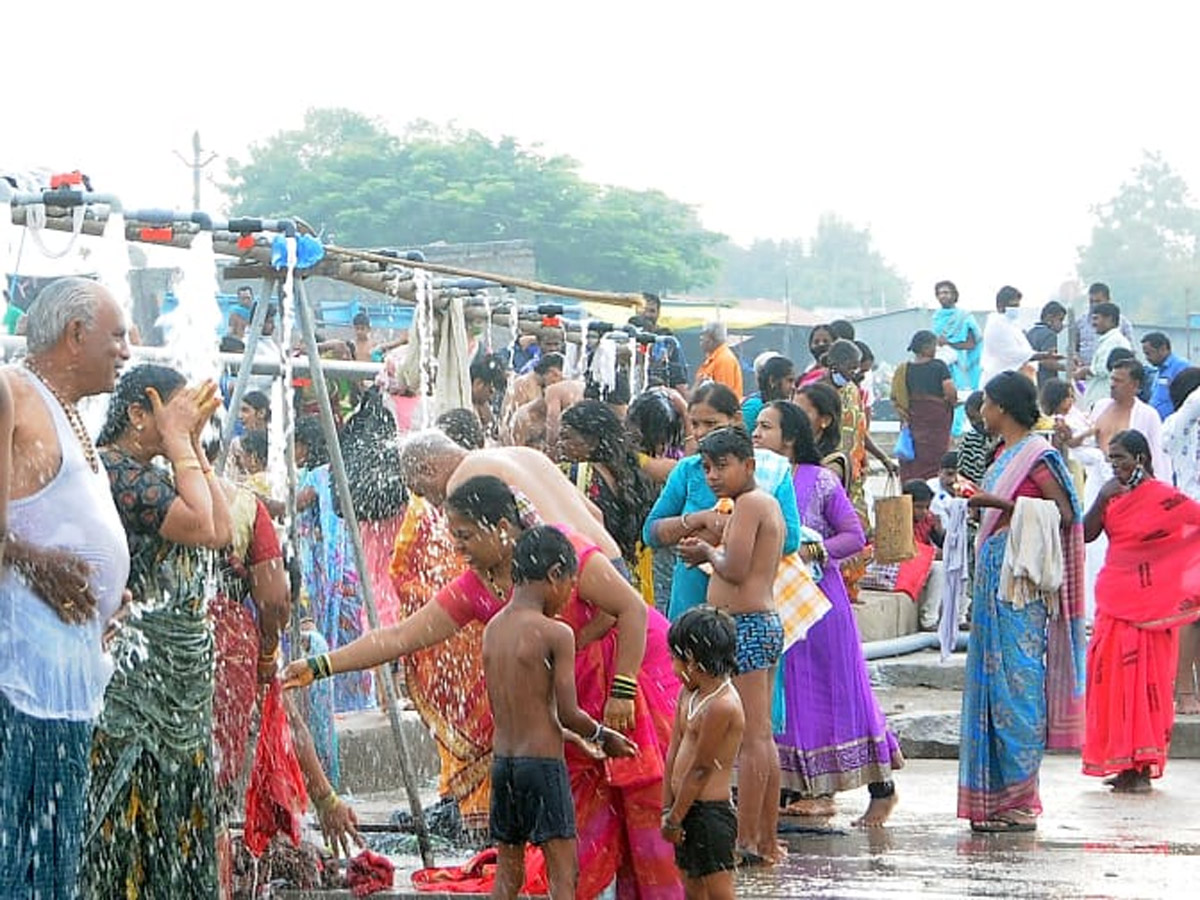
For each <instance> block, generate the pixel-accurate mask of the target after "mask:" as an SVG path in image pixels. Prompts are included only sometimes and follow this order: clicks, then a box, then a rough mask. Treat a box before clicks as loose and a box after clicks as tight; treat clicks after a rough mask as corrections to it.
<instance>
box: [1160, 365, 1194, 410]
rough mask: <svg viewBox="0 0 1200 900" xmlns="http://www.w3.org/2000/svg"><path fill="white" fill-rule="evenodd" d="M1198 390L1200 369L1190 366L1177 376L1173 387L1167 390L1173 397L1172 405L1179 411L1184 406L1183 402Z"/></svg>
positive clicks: (1172, 384)
mask: <svg viewBox="0 0 1200 900" xmlns="http://www.w3.org/2000/svg"><path fill="white" fill-rule="evenodd" d="M1196 388H1200V368H1197V367H1196V366H1188V367H1187V368H1186V369H1184V370H1183V371H1182V372H1180V373H1179V374H1178V375H1176V376H1175V378H1174V379H1173V380H1172V381H1171V386H1170V387H1169V388H1168V389H1167V391H1168V393H1169V394H1170V395H1171V405H1172V406H1174V407H1175V408H1176V409H1179V407H1181V406H1183V401H1184V400H1186V399H1187V398H1188V396H1189V395H1190V394H1191V393H1192V391H1194V390H1196Z"/></svg>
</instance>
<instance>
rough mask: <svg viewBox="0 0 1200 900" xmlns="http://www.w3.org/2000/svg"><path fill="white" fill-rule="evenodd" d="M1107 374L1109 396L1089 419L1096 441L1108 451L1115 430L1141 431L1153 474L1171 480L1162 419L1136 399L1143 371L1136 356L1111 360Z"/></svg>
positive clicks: (1169, 460)
mask: <svg viewBox="0 0 1200 900" xmlns="http://www.w3.org/2000/svg"><path fill="white" fill-rule="evenodd" d="M1109 377H1110V379H1111V381H1110V387H1109V392H1110V394H1111V399H1103V400H1099V401H1097V403H1096V405H1095V407H1094V408H1093V409H1092V418H1093V419H1094V420H1095V422H1096V443H1097V444H1098V445H1099V447H1100V450H1101V451H1102V452H1104V453H1108V442H1109V440H1110V439H1111V438H1112V437H1113V435H1115V434H1117V433H1118V432H1121V431H1125V430H1127V429H1129V428H1133V429H1135V430H1136V431H1140V432H1141V433H1142V434H1143V435H1145V437H1146V443H1148V444H1149V445H1150V462H1151V465H1153V467H1154V477H1155V478H1158V479H1159V480H1160V481H1165V482H1167V483H1168V484H1169V483H1171V481H1172V467H1171V457H1170V456H1168V455H1167V454H1166V453H1164V452H1163V445H1162V420H1161V419H1160V418H1159V416H1158V412H1157V411H1156V410H1155V409H1154V407H1153V406H1151V405H1150V404H1149V403H1143V402H1142V401H1141V400H1139V399H1138V391H1139V390H1140V389H1141V387H1142V382H1143V381H1144V380H1145V377H1146V370H1145V369H1143V368H1142V364H1141V363H1140V362H1138V361H1137V360H1136V359H1122V360H1120V361H1119V362H1116V363H1113V367H1112V372H1111V373H1110V376H1109Z"/></svg>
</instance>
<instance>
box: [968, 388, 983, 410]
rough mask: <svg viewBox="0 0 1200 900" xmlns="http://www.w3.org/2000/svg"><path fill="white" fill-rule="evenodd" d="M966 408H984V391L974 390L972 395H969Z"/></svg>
mask: <svg viewBox="0 0 1200 900" xmlns="http://www.w3.org/2000/svg"><path fill="white" fill-rule="evenodd" d="M963 408H964V409H968V410H970V409H974V410H976V411H978V410H980V409H982V408H983V391H972V392H971V396H969V397H967V402H966V403H964V404H963Z"/></svg>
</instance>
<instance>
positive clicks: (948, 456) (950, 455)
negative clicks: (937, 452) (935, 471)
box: [939, 450, 958, 471]
mask: <svg viewBox="0 0 1200 900" xmlns="http://www.w3.org/2000/svg"><path fill="white" fill-rule="evenodd" d="M939 468H942V469H954V470H955V471H957V470H958V451H957V450H950V451H948V452H946V453H943V454H942V461H941V463H939Z"/></svg>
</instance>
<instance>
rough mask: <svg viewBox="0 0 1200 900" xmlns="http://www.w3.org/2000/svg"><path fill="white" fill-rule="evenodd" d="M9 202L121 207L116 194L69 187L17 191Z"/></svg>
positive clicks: (62, 206) (25, 204) (68, 206)
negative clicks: (97, 192) (64, 188)
mask: <svg viewBox="0 0 1200 900" xmlns="http://www.w3.org/2000/svg"><path fill="white" fill-rule="evenodd" d="M9 203H11V204H12V205H13V206H37V205H38V204H44V205H45V206H58V207H61V208H63V209H68V208H70V207H72V206H98V205H104V206H111V207H113V208H114V209H120V208H121V201H120V200H118V199H117V195H116V194H96V193H92V192H91V191H80V190H75V189H73V188H71V189H66V190H63V189H55V190H45V191H17V192H15V193H14V194H13V195H12V197H11V198H9Z"/></svg>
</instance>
